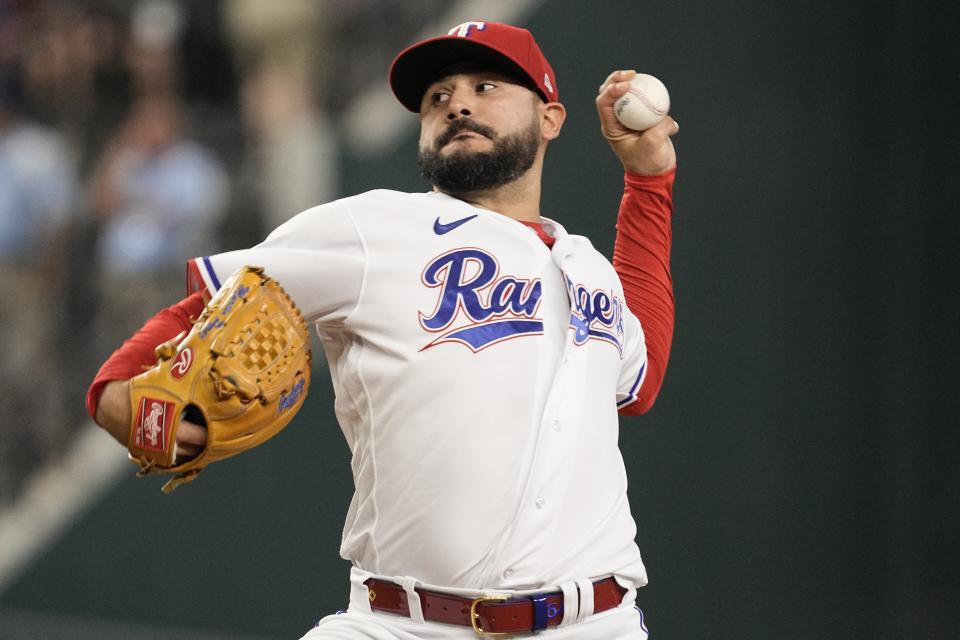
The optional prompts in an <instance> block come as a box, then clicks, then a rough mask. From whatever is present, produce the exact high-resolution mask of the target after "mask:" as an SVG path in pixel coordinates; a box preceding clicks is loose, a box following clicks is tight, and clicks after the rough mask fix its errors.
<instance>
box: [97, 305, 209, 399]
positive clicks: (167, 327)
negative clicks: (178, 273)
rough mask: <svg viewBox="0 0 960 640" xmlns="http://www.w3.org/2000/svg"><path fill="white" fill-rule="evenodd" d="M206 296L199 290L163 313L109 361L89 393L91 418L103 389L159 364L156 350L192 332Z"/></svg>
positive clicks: (151, 319) (145, 326)
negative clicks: (178, 336) (174, 338)
mask: <svg viewBox="0 0 960 640" xmlns="http://www.w3.org/2000/svg"><path fill="white" fill-rule="evenodd" d="M205 296H206V292H205V291H196V292H194V293H191V294H190V295H189V296H187V297H186V298H184V299H183V300H181V301H180V302H178V303H177V304H175V305H173V306H170V307H167V308H166V309H164V310H162V311H161V312H160V313H158V314H157V315H155V316H153V317H152V318H150V319H149V320H147V322H146V324H144V325H143V327H142V328H141V329H140V330H139V331H137V332H136V333H135V334H133V336H131V337H130V338H129V339H128V340H127V341H126V342H124V343H123V344H122V345H121V346H120V348H118V349H117V350H116V351H114V352H113V354H112V355H111V356H110V357H109V358H107V361H106V362H104V363H103V366H102V367H100V371H98V372H97V375H96V377H95V378H94V379H93V383H92V384H91V385H90V388H89V389H88V390H87V411H88V412H89V413H90V417H91V418H93V417H95V416H96V415H97V403H98V402H99V401H100V394H101V393H103V387H104V386H106V384H107V383H108V382H111V381H113V380H129V379H130V378H132V377H133V376H135V375H139V374H140V373H143V371H144V367H149V366H152V365H153V364H155V363H156V361H157V357H156V355H155V353H154V349H155V348H156V347H157V345H158V344H161V343H163V342H166V341H167V340H169V339H171V338H173V337H174V336H176V335H177V334H179V333H180V332H182V331H189V330H190V328H191V327H192V326H193V320H195V319H196V318H198V317H199V316H200V313H201V312H202V311H203V308H204V306H206V298H205Z"/></svg>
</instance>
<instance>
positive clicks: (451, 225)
mask: <svg viewBox="0 0 960 640" xmlns="http://www.w3.org/2000/svg"><path fill="white" fill-rule="evenodd" d="M477 215H478V214H476V213H475V214H473V215H472V216H467V217H466V218H460V219H459V220H454V221H453V222H448V223H446V224H443V223H442V222H440V218H439V217H437V219H436V220H435V221H434V223H433V232H434V233H436V234H437V235H438V236H442V235H443V234H445V233H446V232H448V231H453V230H454V229H456V228H457V227H459V226H460V225H462V224H463V223H464V222H470V221H471V220H473V219H474V218H476V217H477Z"/></svg>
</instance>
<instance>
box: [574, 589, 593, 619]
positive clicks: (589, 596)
mask: <svg viewBox="0 0 960 640" xmlns="http://www.w3.org/2000/svg"><path fill="white" fill-rule="evenodd" d="M577 590H578V591H579V592H580V609H579V611H578V612H577V622H580V621H582V620H583V619H584V618H587V617H589V616H592V615H593V583H592V582H590V581H589V580H577Z"/></svg>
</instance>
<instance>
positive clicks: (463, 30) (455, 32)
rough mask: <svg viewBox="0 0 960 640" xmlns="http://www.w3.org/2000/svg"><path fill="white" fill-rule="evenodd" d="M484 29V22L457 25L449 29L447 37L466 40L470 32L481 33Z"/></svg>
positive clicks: (485, 24) (485, 26)
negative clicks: (473, 30) (474, 30)
mask: <svg viewBox="0 0 960 640" xmlns="http://www.w3.org/2000/svg"><path fill="white" fill-rule="evenodd" d="M486 28H487V23H486V22H464V23H463V24H458V25H457V26H455V27H454V28H453V29H450V31H448V32H447V35H448V36H457V37H458V38H467V37H469V36H470V31H471V30H472V29H476V30H477V31H483V30H484V29H486Z"/></svg>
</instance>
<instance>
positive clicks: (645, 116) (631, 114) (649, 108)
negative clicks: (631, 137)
mask: <svg viewBox="0 0 960 640" xmlns="http://www.w3.org/2000/svg"><path fill="white" fill-rule="evenodd" d="M668 111H670V94H669V93H667V88H666V87H665V86H664V85H663V83H662V82H660V81H659V80H657V79H656V78H654V77H653V76H651V75H648V74H646V73H638V74H637V75H636V77H634V78H633V80H631V81H630V90H629V91H628V92H627V93H625V94H623V96H621V97H620V98H619V99H617V101H616V102H615V103H614V105H613V113H614V114H616V116H617V120H619V121H620V123H621V124H622V125H623V126H625V127H627V128H629V129H634V130H635V131H645V130H646V129H649V128H650V127H652V126H653V125H655V124H657V123H658V122H660V121H661V120H663V117H664V116H665V115H667V112H668Z"/></svg>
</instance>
